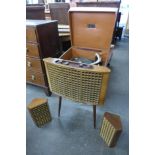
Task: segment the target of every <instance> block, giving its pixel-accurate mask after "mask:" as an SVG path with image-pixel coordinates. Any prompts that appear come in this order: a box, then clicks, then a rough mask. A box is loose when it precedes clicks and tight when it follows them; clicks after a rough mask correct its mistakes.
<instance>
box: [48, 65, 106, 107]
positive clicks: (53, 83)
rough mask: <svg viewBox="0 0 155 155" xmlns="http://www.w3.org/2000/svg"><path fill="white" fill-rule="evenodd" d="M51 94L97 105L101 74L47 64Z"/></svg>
mask: <svg viewBox="0 0 155 155" xmlns="http://www.w3.org/2000/svg"><path fill="white" fill-rule="evenodd" d="M47 72H48V80H49V84H50V89H51V91H52V92H55V93H57V94H58V95H62V96H64V97H66V98H69V99H72V100H74V101H77V102H82V103H90V104H94V105H95V104H98V102H99V96H100V89H101V85H102V79H103V74H102V73H98V72H94V71H91V69H90V70H89V71H87V70H80V69H75V68H70V67H64V66H60V65H56V64H51V63H47Z"/></svg>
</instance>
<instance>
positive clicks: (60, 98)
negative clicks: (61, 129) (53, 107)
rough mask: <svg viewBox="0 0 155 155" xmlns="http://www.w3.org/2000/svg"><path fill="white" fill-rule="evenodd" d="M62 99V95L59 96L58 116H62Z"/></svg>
mask: <svg viewBox="0 0 155 155" xmlns="http://www.w3.org/2000/svg"><path fill="white" fill-rule="evenodd" d="M61 100H62V97H61V96H59V109H58V116H59V117H60V111H61Z"/></svg>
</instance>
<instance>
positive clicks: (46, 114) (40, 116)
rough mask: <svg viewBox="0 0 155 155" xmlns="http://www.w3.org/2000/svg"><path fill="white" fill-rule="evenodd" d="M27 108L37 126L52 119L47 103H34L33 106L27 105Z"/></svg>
mask: <svg viewBox="0 0 155 155" xmlns="http://www.w3.org/2000/svg"><path fill="white" fill-rule="evenodd" d="M28 109H29V112H30V114H31V117H32V119H33V121H34V123H35V124H36V125H37V126H38V127H41V126H43V125H44V124H46V123H48V122H50V121H51V119H52V118H51V114H50V111H49V108H48V104H47V103H43V104H41V105H36V106H35V107H33V108H30V107H28Z"/></svg>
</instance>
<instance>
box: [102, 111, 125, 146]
mask: <svg viewBox="0 0 155 155" xmlns="http://www.w3.org/2000/svg"><path fill="white" fill-rule="evenodd" d="M121 132H122V124H121V119H120V116H118V115H116V114H112V113H109V112H105V114H104V116H103V121H102V126H101V130H100V136H101V137H102V138H103V139H104V141H105V143H106V144H107V145H108V146H109V147H113V146H115V145H116V142H117V140H118V138H119V136H120V134H121Z"/></svg>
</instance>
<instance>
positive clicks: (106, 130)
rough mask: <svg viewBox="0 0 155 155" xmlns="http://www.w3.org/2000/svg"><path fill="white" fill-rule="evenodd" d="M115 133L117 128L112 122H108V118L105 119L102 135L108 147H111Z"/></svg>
mask: <svg viewBox="0 0 155 155" xmlns="http://www.w3.org/2000/svg"><path fill="white" fill-rule="evenodd" d="M115 133H116V130H115V128H114V127H113V126H112V124H111V123H110V122H108V120H107V119H106V118H104V120H103V124H102V128H101V132H100V135H101V137H102V138H103V139H104V140H105V142H106V143H107V145H108V146H110V144H111V143H112V140H113V137H114V135H115Z"/></svg>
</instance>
